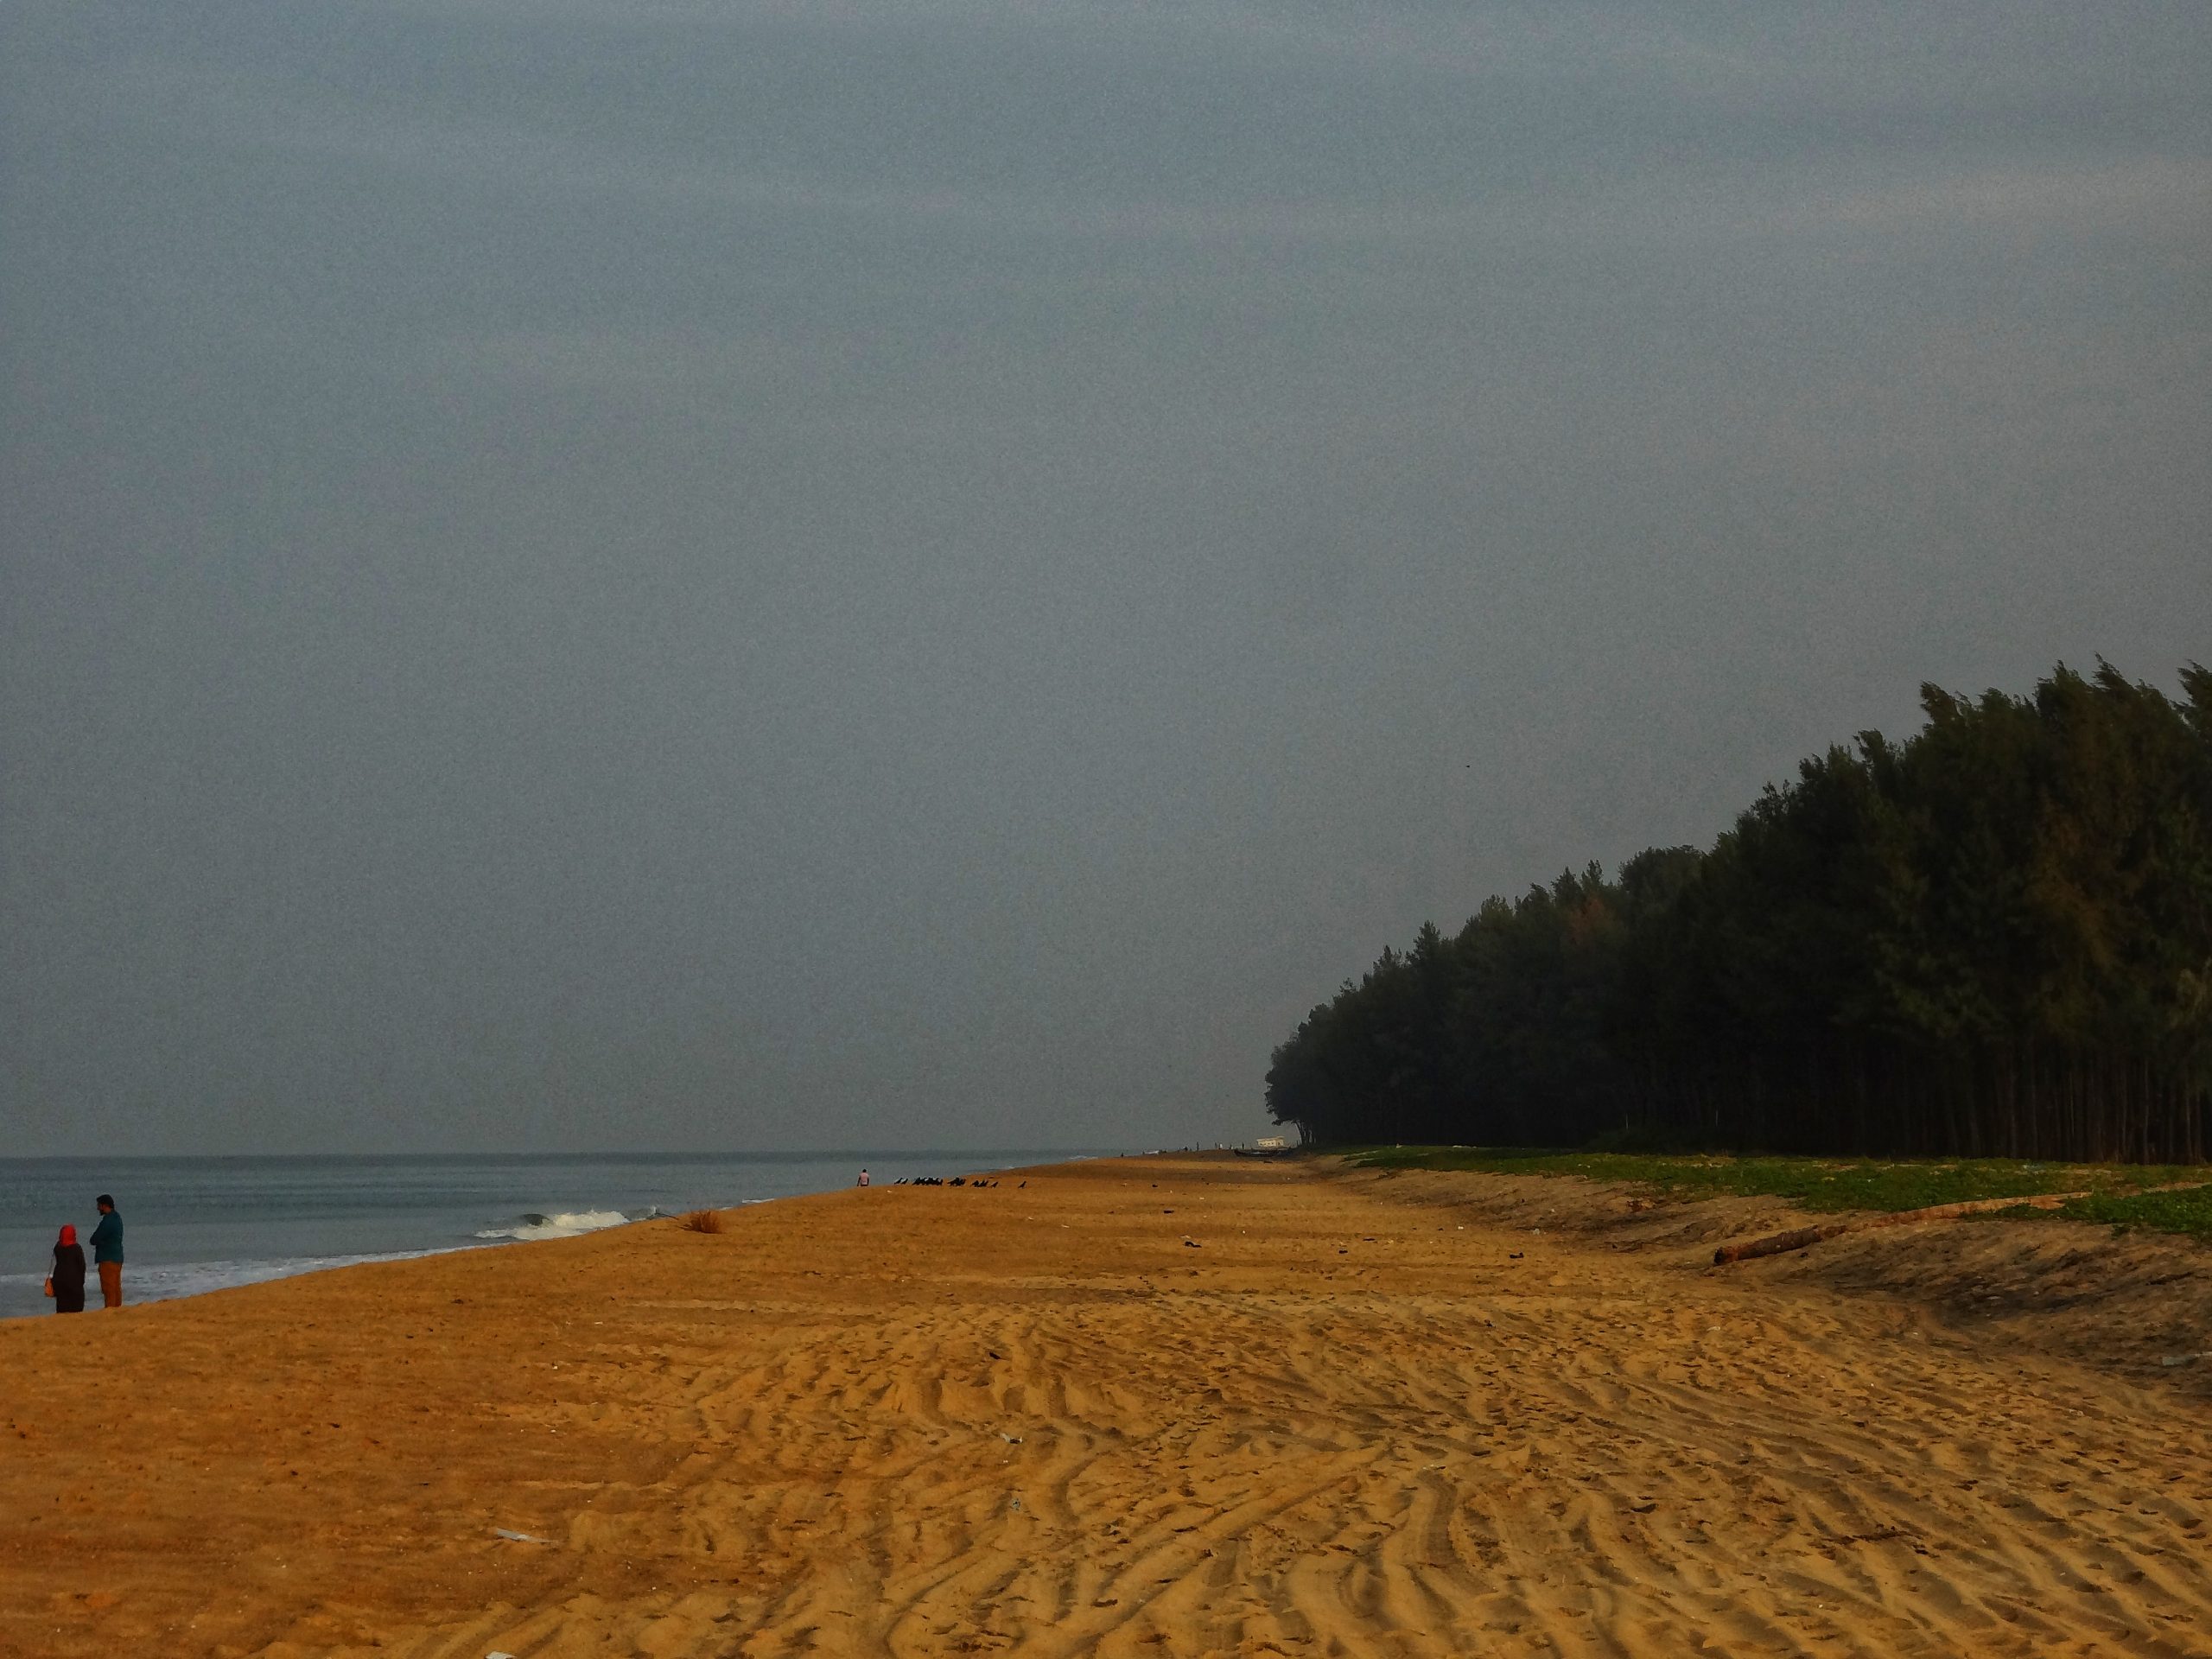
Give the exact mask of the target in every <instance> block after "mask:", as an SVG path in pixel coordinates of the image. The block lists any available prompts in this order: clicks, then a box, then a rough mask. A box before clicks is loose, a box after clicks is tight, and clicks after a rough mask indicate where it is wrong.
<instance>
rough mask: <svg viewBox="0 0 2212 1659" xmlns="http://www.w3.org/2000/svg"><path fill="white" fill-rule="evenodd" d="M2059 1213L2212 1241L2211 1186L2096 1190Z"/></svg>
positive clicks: (2118, 1225)
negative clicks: (2172, 1189) (2179, 1189)
mask: <svg viewBox="0 0 2212 1659" xmlns="http://www.w3.org/2000/svg"><path fill="white" fill-rule="evenodd" d="M2059 1213H2060V1214H2061V1215H2063V1216H2067V1217H2071V1218H2073V1219H2074V1220H2076V1221H2108V1222H2110V1223H2111V1224H2113V1226H2115V1227H2142V1228H2147V1229H2148V1230H2151V1231H2152V1232H2154V1233H2187V1234H2188V1235H2190V1237H2192V1238H2201V1239H2202V1240H2204V1241H2205V1242H2206V1243H2212V1186H2200V1187H2196V1188H2194V1189H2193V1190H2191V1191H2190V1192H2137V1193H2133V1194H2127V1193H2117V1192H2114V1193H2099V1194H2097V1195H2096V1196H2095V1197H2094V1198H2076V1199H2075V1200H2074V1202H2073V1203H2071V1204H2069V1205H2067V1206H2066V1207H2065V1208H2064V1209H2063V1210H2062V1211H2059Z"/></svg>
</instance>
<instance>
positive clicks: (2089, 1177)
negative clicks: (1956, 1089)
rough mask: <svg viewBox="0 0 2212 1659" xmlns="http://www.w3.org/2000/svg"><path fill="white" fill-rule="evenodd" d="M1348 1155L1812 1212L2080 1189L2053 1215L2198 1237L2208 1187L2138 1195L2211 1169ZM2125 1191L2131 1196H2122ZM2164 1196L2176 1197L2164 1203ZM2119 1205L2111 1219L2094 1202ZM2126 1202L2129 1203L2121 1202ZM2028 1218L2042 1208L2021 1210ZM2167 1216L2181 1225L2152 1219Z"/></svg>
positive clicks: (1369, 1162) (1508, 1152) (1361, 1151)
mask: <svg viewBox="0 0 2212 1659" xmlns="http://www.w3.org/2000/svg"><path fill="white" fill-rule="evenodd" d="M1347 1155H1348V1156H1349V1157H1350V1158H1351V1161H1352V1162H1353V1163H1355V1164H1357V1165H1358V1166H1361V1167H1362V1168H1366V1169H1470V1170H1480V1171H1483V1172H1484V1173H1489V1174H1493V1175H1580V1176H1583V1177H1585V1178H1586V1179H1590V1180H1593V1181H1623V1182H1627V1183H1629V1184H1630V1185H1637V1186H1641V1187H1643V1188H1645V1189H1647V1190H1648V1191H1650V1192H1655V1193H1660V1194H1664V1195H1665V1196H1667V1197H1669V1198H1719V1197H1722V1196H1725V1195H1734V1196H1738V1197H1745V1198H1751V1197H1759V1198H1789V1199H1792V1200H1794V1201H1795V1202H1796V1203H1797V1204H1799V1205H1802V1206H1803V1207H1804V1208H1806V1209H1808V1210H1813V1211H1838V1210H1878V1211H1895V1210H1921V1209H1925V1208H1926V1207H1928V1206H1929V1205H1937V1204H1958V1203H1962V1202H1964V1201H1966V1200H1967V1199H1970V1198H2033V1197H2035V1196H2037V1194H2040V1193H2045V1192H2089V1193H2092V1194H2094V1197H2092V1198H2087V1199H2083V1200H2080V1201H2078V1202H2077V1203H2075V1204H2074V1205H2069V1206H2068V1207H2067V1209H2066V1211H2063V1212H2061V1213H2065V1214H2074V1213H2075V1212H2076V1211H2079V1212H2081V1218H2082V1219H2084V1220H2105V1219H2112V1220H2115V1221H2120V1220H2125V1221H2127V1222H2130V1223H2132V1224H2135V1225H2138V1226H2144V1227H2158V1228H2160V1229H2161V1230H2164V1231H2171V1232H2195V1233H2197V1234H2198V1236H2212V1235H2208V1233H2207V1232H2206V1231H2205V1228H2206V1226H2207V1223H2208V1220H2212V1189H2199V1190H2198V1191H2197V1192H2174V1193H2145V1192H2143V1191H2142V1189H2143V1188H2145V1187H2147V1186H2158V1185H2164V1184H2165V1183H2167V1182H2171V1181H2191V1180H2195V1181H2204V1180H2212V1168H2203V1167H2198V1166H2176V1165H2155V1164H2055V1163H2036V1162H2025V1161H2022V1160H2018V1159H2012V1158H1964V1159H1959V1158H1954V1159H1935V1158H1902V1159H1898V1158H1779V1157H1749V1158H1738V1157H1731V1156H1727V1155H1725V1154H1710V1153H1689V1154H1659V1153H1630V1152H1561V1151H1543V1150H1526V1149H1522V1148H1520V1147H1360V1148H1354V1149H1351V1150H1350V1151H1349V1153H1348V1154H1347ZM2131 1195H2133V1196H2131ZM2168 1200H2177V1201H2182V1202H2177V1203H2172V1204H2171V1205H2169V1204H2168V1203H2167V1201H2168ZM2098 1205H2118V1206H2121V1207H2122V1208H2124V1209H2126V1214H2124V1215H2122V1214H2119V1213H2115V1214H2114V1215H2113V1216H2112V1217H2106V1216H2105V1215H2103V1214H2102V1213H2101V1212H2100V1213H2094V1214H2093V1213H2090V1211H2091V1208H2092V1207H2093V1206H2098ZM2129 1206H2133V1207H2132V1208H2130V1207H2129ZM2026 1213H2029V1214H2037V1213H2044V1214H2047V1213H2050V1212H2048V1211H2027V1212H2026ZM2168 1213H2171V1215H2172V1216H2173V1217H2177V1218H2178V1219H2182V1220H2183V1221H2185V1222H2186V1224H2182V1225H2171V1224H2167V1223H2165V1222H2162V1221H2160V1220H2158V1219H2154V1218H2153V1217H2157V1216H2161V1215H2166V1214H2168Z"/></svg>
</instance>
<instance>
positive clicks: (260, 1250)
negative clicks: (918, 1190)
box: [0, 1149, 1095, 1318]
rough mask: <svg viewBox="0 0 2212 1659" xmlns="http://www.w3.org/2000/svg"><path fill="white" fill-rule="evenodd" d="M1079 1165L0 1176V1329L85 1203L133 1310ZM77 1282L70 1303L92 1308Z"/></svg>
mask: <svg viewBox="0 0 2212 1659" xmlns="http://www.w3.org/2000/svg"><path fill="white" fill-rule="evenodd" d="M1084 1155H1095V1149H1094V1152H1093V1153H1092V1154H1085V1153H1080V1152H1040V1151H1020V1150H1006V1149H999V1150H985V1151H972V1152H944V1153H892V1152H836V1153H828V1152H806V1153H728V1154H715V1153H687V1154H619V1155H618V1154H575V1155H569V1154H545V1155H538V1156H467V1155H458V1154H456V1155H451V1156H447V1155H434V1154H424V1155H421V1156H411V1157H395V1158H365V1157H302V1158H0V1318H10V1317H16V1316H20V1315H25V1314H36V1313H45V1312H48V1310H49V1308H50V1306H51V1304H49V1303H48V1301H47V1300H45V1298H44V1296H43V1295H42V1294H41V1285H42V1283H43V1281H44V1280H45V1277H46V1272H47V1267H48V1263H49V1262H51V1261H52V1259H53V1251H54V1238H55V1236H56V1235H57V1234H59V1232H60V1228H61V1224H62V1223H64V1222H71V1223H73V1224H75V1226H76V1228H77V1236H78V1238H79V1241H80V1242H81V1241H83V1240H84V1239H86V1238H87V1237H89V1236H91V1234H92V1227H93V1225H94V1224H95V1223H97V1222H98V1221H99V1211H98V1210H97V1209H95V1208H94V1207H93V1204H92V1200H93V1198H96V1197H97V1196H98V1195H99V1194H100V1193H102V1192H111V1193H112V1194H114V1195H115V1202H116V1209H117V1210H118V1211H119V1212H120V1213H121V1214H122V1216H123V1220H124V1255H125V1256H126V1258H127V1260H126V1262H125V1265H124V1281H123V1282H124V1300H126V1301H130V1302H142V1301H160V1300H167V1299H168V1298H170V1297H174V1296H190V1295H194V1294H198V1293H200V1292H202V1291H208V1290H218V1289H221V1288H223V1287H226V1286H230V1285H244V1284H251V1283H253V1282H254V1281H257V1280H262V1279H281V1278H284V1277H286V1276H288V1275H289V1274H296V1273H311V1272H314V1271H315V1270H317V1269H318V1268H334V1267H343V1266H346V1265H347V1264H348V1263H351V1262H376V1261H390V1260H394V1259H396V1258H398V1257H401V1256H409V1255H430V1254H432V1253H434V1252H436V1251H440V1250H464V1249H495V1248H498V1247H499V1246H501V1245H508V1244H512V1243H516V1242H518V1241H520V1240H526V1239H535V1238H563V1237H567V1236H571V1235H574V1234H576V1233H584V1232H591V1231H594V1230H597V1229H600V1228H602V1227H619V1226H621V1225H622V1224H625V1223H626V1222H631V1221H636V1220H640V1219H643V1218H645V1217H650V1216H655V1215H671V1214H681V1213H683V1211H686V1210H697V1209H703V1208H707V1207H710V1206H711V1207H714V1208H717V1209H727V1208H729V1207H731V1206H733V1205H741V1204H756V1203H760V1202H762V1201H764V1200H766V1199H769V1198H789V1197H791V1196H793V1195H794V1194H797V1193H801V1192H829V1191H830V1190H831V1189H833V1188H836V1187H841V1186H849V1185H851V1184H852V1182H853V1180H854V1179H855V1177H856V1176H857V1175H858V1174H859V1173H860V1171H861V1168H862V1167H863V1166H865V1167H866V1168H867V1169H868V1172H869V1174H870V1177H871V1179H874V1181H875V1182H877V1183H878V1184H879V1185H888V1184H889V1183H891V1182H893V1181H895V1180H898V1179H899V1178H900V1177H902V1176H916V1175H946V1176H950V1175H959V1174H966V1173H971V1172H974V1171H978V1170H988V1169H1007V1168H1011V1167H1013V1166H1016V1165H1020V1164H1035V1163H1046V1162H1052V1161H1057V1160H1061V1159H1065V1158H1071V1157H1081V1156H1084ZM91 1256H92V1252H91V1251H90V1250H89V1249H87V1250H86V1261H87V1262H89V1261H90V1260H91ZM92 1277H93V1276H92V1274H90V1273H89V1272H87V1274H86V1288H87V1291H88V1293H89V1300H91V1302H92V1305H93V1306H95V1307H97V1306H98V1305H99V1287H98V1285H97V1284H96V1283H94V1282H92Z"/></svg>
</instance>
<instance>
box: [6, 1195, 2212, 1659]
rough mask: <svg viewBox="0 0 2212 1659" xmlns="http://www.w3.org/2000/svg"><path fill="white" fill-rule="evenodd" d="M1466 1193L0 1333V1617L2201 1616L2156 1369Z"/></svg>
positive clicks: (453, 1261) (1650, 1623) (859, 1636)
mask: <svg viewBox="0 0 2212 1659" xmlns="http://www.w3.org/2000/svg"><path fill="white" fill-rule="evenodd" d="M1486 1179H1487V1180H1488V1181H1489V1185H1488V1186H1485V1185H1484V1182H1485V1180H1486ZM1025 1181H1026V1183H1027V1184H1026V1185H1022V1183H1023V1182H1025ZM1455 1183H1456V1184H1455ZM1499 1185H1500V1183H1499V1182H1498V1181H1497V1179H1495V1178H1482V1177H1465V1178H1448V1177H1433V1178H1427V1179H1422V1180H1418V1181H1413V1180H1408V1181H1395V1182H1391V1181H1383V1180H1378V1179H1375V1178H1373V1177H1369V1176H1345V1175H1343V1174H1341V1173H1332V1171H1331V1170H1330V1169H1329V1168H1328V1167H1327V1166H1313V1165H1303V1164H1296V1165H1268V1164H1261V1163H1253V1162H1230V1161H1228V1160H1200V1159H1176V1158H1153V1159H1131V1160H1104V1161H1101V1162H1097V1163H1090V1164H1081V1165H1074V1166H1063V1167H1059V1168H1056V1169H1052V1170H1046V1171H1026V1172H1021V1173H1018V1174H1009V1175H1004V1176H1001V1178H1000V1179H999V1185H996V1186H995V1187H988V1188H986V1189H983V1190H982V1191H976V1190H975V1189H972V1188H950V1187H940V1188H914V1187H898V1186H893V1187H876V1188H874V1189H872V1190H869V1191H867V1192H841V1193H835V1194H830V1195H827V1196H824V1197H820V1198H803V1199H793V1200H790V1201H786V1202H782V1203H778V1204H774V1205H761V1206H758V1207H755V1208H749V1209H746V1210H742V1211H734V1212H728V1213H727V1214H726V1215H725V1217H724V1220H725V1224H726V1230H725V1231H724V1232H722V1233H721V1234H720V1235H719V1236H716V1235H709V1234H702V1233H696V1232H690V1231H686V1230H683V1229H681V1228H680V1227H678V1226H677V1224H674V1223H673V1222H668V1223H651V1224H643V1225H640V1226H637V1227H631V1228H625V1229H621V1230H616V1231H613V1232H609V1233H603V1234H599V1235H594V1236H589V1237H585V1238H577V1239H570V1240H565V1241H561V1242H557V1243H543V1244H533V1245H524V1246H517V1247H512V1248H509V1249H500V1250H497V1251H485V1252H473V1253H469V1254H466V1255H456V1256H445V1257H438V1258H430V1259H427V1260H423V1261H416V1262H397V1263H389V1264H382V1265H376V1266H370V1267H361V1268H348V1269H346V1270H343V1271H340V1272H334V1273H327V1274H319V1275H315V1276H313V1277H309V1278H303V1279H296V1280H292V1281H284V1282H281V1283H276V1284H269V1285H260V1286H253V1287H245V1288H242V1289H238V1290H231V1291H225V1292H221V1293H218V1294H212V1295H207V1296H203V1297H200V1298H197V1299H195V1300H190V1301H185V1302H175V1303H169V1304H166V1305H161V1306H146V1307H137V1308H128V1309H125V1310H124V1311H123V1312H122V1313H93V1314H88V1315H86V1316H84V1317H82V1318H79V1319H44V1320H22V1321H15V1322H12V1323H10V1324H8V1325H0V1383H4V1389H5V1400H4V1406H3V1407H0V1418H4V1421H5V1423H6V1427H5V1430H4V1439H0V1652H5V1653H7V1654H10V1655H16V1654H21V1655H53V1656H65V1655H73V1654H99V1655H102V1656H105V1659H129V1656H137V1655H158V1656H168V1655H181V1656H191V1655H203V1654H265V1655H271V1656H276V1655H284V1656H309V1655H314V1656H323V1655H365V1654H370V1653H374V1654H378V1655H383V1656H391V1655H404V1656H410V1659H483V1656H485V1655H486V1654H490V1653H494V1652H500V1653H507V1654H512V1655H515V1656H518V1659H556V1656H557V1659H571V1656H574V1659H582V1656H587V1655H588V1656H594V1659H605V1656H618V1655H620V1656H632V1655H650V1656H658V1659H677V1656H691V1655H697V1656H707V1655H733V1654H747V1655H752V1654H760V1655H771V1654H774V1655H780V1654H796V1653H804V1652H819V1653H827V1654H847V1653H853V1654H901V1655H906V1654H912V1655H922V1654H951V1653H999V1652H1011V1653H1019V1654H1023V1655H1067V1654H1082V1653H1094V1652H1095V1653H1100V1654H1109V1655H1132V1656H1154V1655H1200V1654H1239V1655H1242V1654H1281V1655H1308V1654H1312V1655H1320V1654H1341V1655H1368V1654H1376V1655H1399V1654H1404V1655H1426V1654H1497V1655H1524V1654H1525V1655H1547V1656H1553V1655H1584V1654H1588V1655H1600V1654H1606V1655H1620V1654H1630V1655H1668V1656H1672V1655H1685V1654H1713V1655H1719V1654H1802V1655H1836V1656H1846V1655H1848V1656H1859V1655H1923V1654H1925V1655H1935V1654H1946V1655H1948V1654H1975V1655H1980V1654H2000V1655H2002V1654H2018V1655H2037V1656H2042V1655H2089V1654H2104V1655H2118V1654H2145V1655H2198V1656H2204V1655H2212V1536H2208V1525H2207V1519H2208V1516H2212V1433H2208V1429H2212V1411H2208V1407H2207V1404H2206V1402H2205V1400H2204V1399H2203V1397H2202V1394H2201V1393H2191V1392H2190V1391H2188V1390H2187V1389H2183V1388H2165V1387H2160V1386H2158V1382H2157V1379H2156V1378H2155V1377H2145V1376H2120V1375H2115V1374H2113V1373H2111V1372H2109V1371H2102V1370H2094V1369H2090V1368H2089V1367H2088V1366H2085V1365H2083V1364H2082V1363H2079V1362H2077V1361H2076V1360H2075V1359H2071V1358H2061V1357H2048V1356H2044V1355H2039V1354H2038V1353H2037V1352H2035V1351H2033V1344H2032V1343H2031V1342H2029V1341H2024V1340H2023V1338H2022V1337H2021V1334H2020V1332H2019V1330H2018V1328H2017V1327H2008V1328H2007V1330H2006V1332H2005V1333H2004V1334H2002V1335H2001V1336H1999V1334H1996V1333H1994V1332H1984V1331H1980V1330H1977V1329H1974V1328H1973V1327H1971V1326H1969V1325H1964V1324H1961V1322H1959V1321H1957V1320H1953V1319H1944V1318H1940V1317H1938V1316H1936V1314H1935V1313H1930V1312H1928V1311H1926V1310H1925V1309H1924V1307H1923V1306H1920V1305H1916V1304H1913V1303H1910V1302H1907V1301H1904V1300H1899V1299H1898V1298H1897V1297H1895V1296H1892V1295H1888V1294H1858V1295H1841V1294H1836V1293H1835V1292H1834V1291H1833V1290H1831V1289H1829V1288H1827V1287H1823V1286H1821V1285H1820V1284H1817V1283H1815V1282H1811V1281H1808V1280H1806V1279H1805V1278H1804V1277H1803V1276H1802V1270H1800V1271H1799V1276H1797V1277H1796V1278H1792V1277H1791V1276H1790V1272H1791V1269H1789V1268H1782V1269H1780V1270H1777V1271H1776V1272H1761V1271H1758V1270H1751V1271H1743V1270H1735V1269H1730V1270H1726V1271H1721V1272H1714V1271H1708V1270H1703V1269H1701V1268H1700V1266H1699V1265H1698V1264H1699V1262H1700V1258H1701V1257H1703V1256H1705V1255H1709V1253H1710V1251H1709V1246H1706V1245H1701V1244H1698V1243H1683V1242H1681V1240H1679V1239H1677V1240H1675V1241H1673V1242H1672V1243H1664V1242H1662V1243H1643V1244H1637V1243H1635V1241H1634V1239H1633V1238H1628V1239H1624V1238H1623V1237H1622V1236H1607V1235H1602V1234H1593V1233H1588V1232H1581V1233H1578V1232H1575V1231H1573V1230H1569V1231H1567V1232H1566V1233H1564V1234H1563V1233H1562V1232H1561V1231H1560V1228H1559V1226H1557V1225H1554V1226H1550V1227H1546V1228H1545V1229H1544V1230H1542V1231H1541V1232H1537V1231H1531V1230H1530V1227H1531V1225H1541V1221H1537V1222H1532V1221H1531V1219H1530V1217H1529V1214H1526V1213H1517V1214H1514V1215H1511V1216H1508V1215H1506V1214H1504V1213H1503V1211H1500V1210H1499V1209H1498V1207H1497V1205H1496V1204H1495V1203H1491V1204H1490V1205H1489V1207H1488V1208H1485V1204H1484V1199H1485V1195H1488V1196H1489V1197H1491V1198H1494V1197H1495V1192H1496V1191H1497V1188H1498V1186H1499ZM1567 1190H1568V1189H1567V1188H1566V1187H1564V1186H1560V1187H1558V1188H1555V1189H1553V1191H1554V1193H1564V1192H1567ZM2054 1225H2055V1224H2054ZM1994 1231H1995V1230H1993V1229H1984V1230H1983V1232H1984V1234H1985V1235H1989V1234H1993V1232H1994ZM2190 1248H2196V1247H2190ZM1762 1265H1764V1264H1762ZM502 1529H504V1530H505V1532H507V1533H512V1534H522V1535H526V1536H525V1537H524V1538H522V1539H512V1538H507V1537H503V1536H502V1535H501V1530H502Z"/></svg>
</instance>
